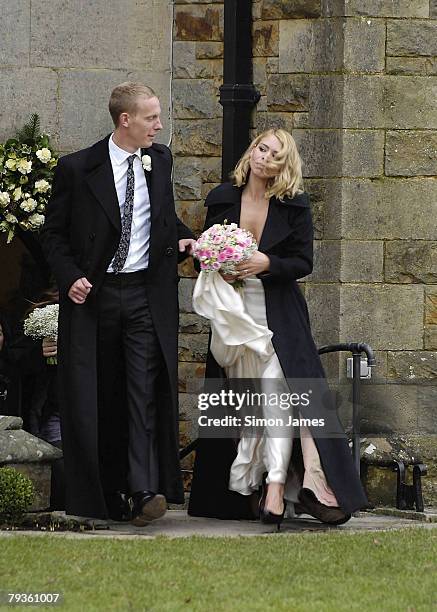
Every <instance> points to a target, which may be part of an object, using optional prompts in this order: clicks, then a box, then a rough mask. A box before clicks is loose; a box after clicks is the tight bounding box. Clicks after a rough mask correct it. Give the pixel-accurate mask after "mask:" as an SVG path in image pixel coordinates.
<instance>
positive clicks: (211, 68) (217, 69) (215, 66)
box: [196, 59, 223, 89]
mask: <svg viewBox="0 0 437 612" xmlns="http://www.w3.org/2000/svg"><path fill="white" fill-rule="evenodd" d="M196 78H198V79H214V82H215V84H216V87H217V89H218V88H219V87H220V85H221V84H222V83H223V60H221V59H211V60H206V59H205V60H197V62H196Z"/></svg>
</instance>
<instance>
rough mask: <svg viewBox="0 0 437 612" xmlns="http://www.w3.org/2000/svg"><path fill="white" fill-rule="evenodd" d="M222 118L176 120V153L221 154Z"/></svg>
mask: <svg viewBox="0 0 437 612" xmlns="http://www.w3.org/2000/svg"><path fill="white" fill-rule="evenodd" d="M221 137H222V120H221V119H195V120H191V121H189V120H188V121H187V120H180V119H179V120H176V121H175V122H174V140H173V147H172V149H173V153H174V154H175V155H212V156H214V155H216V156H220V155H221Z"/></svg>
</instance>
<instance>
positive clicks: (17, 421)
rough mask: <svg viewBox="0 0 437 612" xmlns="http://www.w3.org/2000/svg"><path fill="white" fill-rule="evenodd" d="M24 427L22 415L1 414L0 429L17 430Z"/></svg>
mask: <svg viewBox="0 0 437 612" xmlns="http://www.w3.org/2000/svg"><path fill="white" fill-rule="evenodd" d="M22 427H23V419H22V418H21V417H16V416H9V415H6V414H0V431H6V430H7V429H9V430H11V429H12V430H17V429H21V428H22Z"/></svg>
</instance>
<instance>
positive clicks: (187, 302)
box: [179, 278, 195, 313]
mask: <svg viewBox="0 0 437 612" xmlns="http://www.w3.org/2000/svg"><path fill="white" fill-rule="evenodd" d="M194 283H195V280H194V279H193V278H181V280H180V281H179V312H180V313H183V312H193V300H192V296H193V289H194Z"/></svg>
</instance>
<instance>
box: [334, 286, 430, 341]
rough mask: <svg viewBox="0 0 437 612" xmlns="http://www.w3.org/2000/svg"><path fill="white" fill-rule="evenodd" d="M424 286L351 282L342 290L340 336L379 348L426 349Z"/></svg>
mask: <svg viewBox="0 0 437 612" xmlns="http://www.w3.org/2000/svg"><path fill="white" fill-rule="evenodd" d="M422 335H423V288H422V287H417V286H396V285H367V286H363V285H350V286H346V285H345V286H343V287H342V289H341V302H340V337H341V338H342V339H343V340H344V341H346V340H348V341H353V340H354V339H357V341H363V342H367V343H368V344H370V346H371V347H372V348H373V349H379V350H384V349H385V350H387V349H388V350H406V349H407V350H408V349H410V350H417V349H421V348H422Z"/></svg>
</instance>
